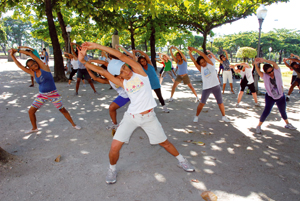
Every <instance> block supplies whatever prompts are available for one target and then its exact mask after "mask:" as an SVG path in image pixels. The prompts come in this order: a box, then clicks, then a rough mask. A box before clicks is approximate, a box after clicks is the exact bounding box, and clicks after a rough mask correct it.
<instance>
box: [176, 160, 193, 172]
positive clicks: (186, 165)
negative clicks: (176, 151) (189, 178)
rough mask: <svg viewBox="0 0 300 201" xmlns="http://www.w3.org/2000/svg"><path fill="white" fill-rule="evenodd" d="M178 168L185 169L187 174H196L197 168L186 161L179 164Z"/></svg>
mask: <svg viewBox="0 0 300 201" xmlns="http://www.w3.org/2000/svg"><path fill="white" fill-rule="evenodd" d="M178 167H180V168H182V169H184V170H185V171H187V172H194V171H195V168H194V166H192V165H191V164H190V163H189V162H188V161H187V160H186V159H184V161H182V162H178Z"/></svg>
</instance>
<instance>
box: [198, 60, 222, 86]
mask: <svg viewBox="0 0 300 201" xmlns="http://www.w3.org/2000/svg"><path fill="white" fill-rule="evenodd" d="M211 61H212V62H213V65H211V64H209V63H207V64H206V66H205V67H203V66H201V76H202V83H203V90H205V89H210V88H213V87H215V86H217V85H219V84H220V83H219V80H218V76H217V71H216V69H215V62H216V60H215V59H214V58H212V59H211Z"/></svg>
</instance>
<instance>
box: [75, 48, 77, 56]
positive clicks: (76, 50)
mask: <svg viewBox="0 0 300 201" xmlns="http://www.w3.org/2000/svg"><path fill="white" fill-rule="evenodd" d="M75 55H76V57H78V50H77V48H76V50H75Z"/></svg>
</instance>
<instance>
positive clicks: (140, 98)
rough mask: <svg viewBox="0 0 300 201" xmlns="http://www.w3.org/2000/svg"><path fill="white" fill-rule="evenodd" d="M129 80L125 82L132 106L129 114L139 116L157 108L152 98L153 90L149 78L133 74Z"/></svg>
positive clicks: (129, 107) (129, 108)
mask: <svg viewBox="0 0 300 201" xmlns="http://www.w3.org/2000/svg"><path fill="white" fill-rule="evenodd" d="M132 73H133V75H132V77H131V78H130V79H129V80H124V82H123V85H124V89H125V91H126V93H127V95H128V97H129V99H130V105H129V106H128V110H127V112H128V113H130V114H139V113H142V112H145V111H147V110H150V109H152V108H154V107H156V106H157V104H156V101H155V100H154V98H153V96H152V89H151V85H150V81H149V77H148V76H146V77H144V76H142V75H139V74H137V73H134V72H132Z"/></svg>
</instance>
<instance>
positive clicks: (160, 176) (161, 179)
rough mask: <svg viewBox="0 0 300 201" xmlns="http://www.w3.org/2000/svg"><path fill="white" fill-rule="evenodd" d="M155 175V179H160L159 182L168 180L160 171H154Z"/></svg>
mask: <svg viewBox="0 0 300 201" xmlns="http://www.w3.org/2000/svg"><path fill="white" fill-rule="evenodd" d="M154 177H155V179H156V180H157V181H158V182H163V183H165V182H166V181H167V179H166V178H165V177H164V176H163V175H162V174H159V173H157V172H156V173H154Z"/></svg>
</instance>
